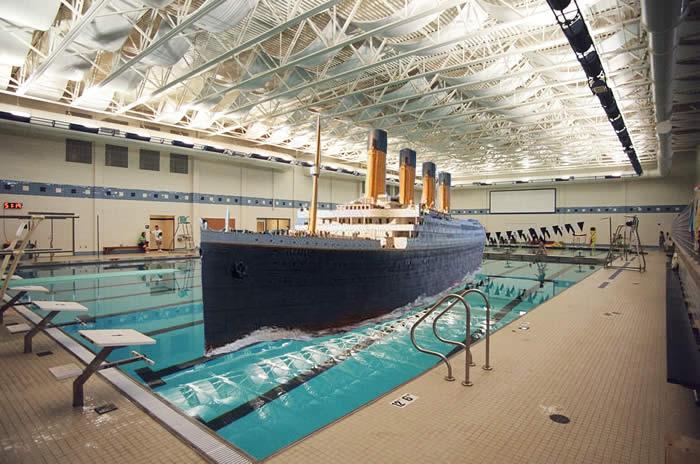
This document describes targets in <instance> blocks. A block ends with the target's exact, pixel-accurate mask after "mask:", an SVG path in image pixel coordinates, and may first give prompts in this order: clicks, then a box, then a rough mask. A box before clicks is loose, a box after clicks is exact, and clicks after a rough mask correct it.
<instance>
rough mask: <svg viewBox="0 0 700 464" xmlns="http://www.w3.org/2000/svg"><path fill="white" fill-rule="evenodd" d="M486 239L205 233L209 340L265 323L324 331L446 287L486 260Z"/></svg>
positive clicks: (230, 337) (231, 337)
mask: <svg viewBox="0 0 700 464" xmlns="http://www.w3.org/2000/svg"><path fill="white" fill-rule="evenodd" d="M482 254H483V241H473V242H469V243H466V244H460V245H459V246H446V247H440V248H430V249H415V250H386V249H381V248H375V249H354V250H344V249H328V248H324V247H322V246H315V247H305V248H304V247H295V246H284V245H280V246H265V245H256V244H237V243H223V242H216V241H205V240H203V241H202V255H203V259H202V289H203V299H204V332H205V340H206V344H207V347H208V348H214V347H217V346H221V345H224V344H227V343H230V342H232V341H235V340H237V339H239V338H241V337H242V336H244V335H247V334H249V333H251V332H253V331H255V330H257V329H260V328H263V327H278V328H284V329H301V330H304V331H318V330H323V329H332V328H337V327H343V326H346V325H348V324H353V323H357V322H359V321H362V320H365V319H368V318H373V317H377V316H380V315H382V314H386V313H388V312H390V311H392V310H394V309H396V308H399V307H402V306H405V305H407V304H409V303H412V302H413V301H415V300H416V299H417V298H418V297H420V296H422V295H435V294H438V293H440V292H442V291H444V290H446V289H448V288H450V287H451V286H452V285H454V284H456V283H458V282H459V281H460V280H462V279H463V278H464V277H465V276H466V275H468V274H470V273H472V272H474V271H475V270H476V269H477V268H478V267H479V266H480V264H481V259H482Z"/></svg>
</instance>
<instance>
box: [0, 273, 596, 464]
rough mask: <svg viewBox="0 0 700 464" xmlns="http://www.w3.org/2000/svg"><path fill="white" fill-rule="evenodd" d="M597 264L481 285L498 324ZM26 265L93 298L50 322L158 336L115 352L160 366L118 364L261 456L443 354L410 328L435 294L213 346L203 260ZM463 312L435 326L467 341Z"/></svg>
mask: <svg viewBox="0 0 700 464" xmlns="http://www.w3.org/2000/svg"><path fill="white" fill-rule="evenodd" d="M596 269H597V268H595V267H592V266H587V265H583V266H581V265H572V264H563V263H547V264H546V265H545V264H539V265H538V264H536V263H520V262H519V263H507V262H505V261H484V263H483V266H482V269H481V270H480V272H479V273H478V274H477V275H476V276H475V277H474V282H477V283H481V284H482V285H481V286H480V287H479V288H481V289H482V290H483V291H485V292H486V293H487V295H488V297H489V299H490V302H491V306H492V314H491V319H492V327H493V330H498V329H499V328H501V327H503V326H504V325H506V324H508V323H509V322H511V321H513V320H514V319H517V318H518V317H520V316H521V315H522V314H523V313H527V312H528V311H530V310H532V309H533V308H534V307H536V306H537V305H539V304H540V303H542V302H544V301H546V300H548V299H549V298H551V297H553V296H554V295H556V294H558V293H560V292H561V291H563V290H565V289H566V288H568V287H570V286H571V285H573V284H575V283H576V282H578V281H580V280H581V279H582V278H584V277H586V276H587V275H590V274H591V273H592V272H594V271H595V270H596ZM21 275H22V276H23V277H24V278H25V279H30V280H24V281H22V284H30V283H36V284H38V285H43V286H46V287H47V288H49V289H50V291H51V295H50V296H49V297H48V298H47V297H46V295H31V296H35V297H36V298H38V299H56V300H70V301H78V302H80V303H82V304H84V305H85V306H87V307H88V308H89V312H88V314H87V315H84V314H83V315H81V316H80V319H79V320H77V319H76V318H75V315H74V314H72V315H68V314H60V315H59V316H58V317H57V318H56V319H54V321H55V324H56V325H58V326H60V327H61V328H62V330H63V331H65V332H66V333H67V334H69V335H70V336H72V337H73V338H75V339H76V340H78V341H79V342H80V343H82V344H83V345H85V346H86V347H88V348H89V349H91V350H93V351H96V349H95V347H94V346H91V345H90V343H88V342H87V341H85V340H84V339H83V338H82V337H80V336H79V335H78V330H83V329H106V328H133V329H136V330H139V331H141V332H143V333H145V334H147V335H149V336H151V337H153V338H155V339H156V341H157V343H156V344H155V345H148V346H139V347H129V348H124V349H119V350H115V351H114V352H113V353H112V355H111V356H110V359H119V358H123V357H127V356H128V352H129V351H131V350H137V351H139V352H141V353H143V354H145V355H146V356H148V357H149V358H151V359H153V360H154V361H155V362H156V364H155V365H154V366H152V367H151V366H146V365H145V364H144V363H134V364H130V365H127V366H122V369H123V370H124V371H125V372H126V373H128V374H129V375H131V376H132V377H133V378H134V379H135V380H136V381H138V382H141V383H142V384H144V385H145V386H147V387H148V388H151V389H152V390H153V392H154V393H155V394H157V395H160V396H161V397H162V398H164V399H165V400H167V401H168V402H170V403H171V404H172V405H174V406H176V407H177V408H178V409H180V410H181V411H182V412H183V413H185V414H187V415H190V416H192V417H194V418H196V419H197V420H199V421H201V422H202V423H203V424H205V425H206V426H208V427H209V428H211V429H212V430H214V431H215V432H216V433H218V434H219V435H221V436H222V437H223V438H225V439H226V440H228V441H230V442H231V443H233V444H234V445H235V446H236V447H238V448H239V449H241V450H243V451H245V452H246V453H248V454H249V455H251V456H252V457H254V458H256V459H263V458H265V457H267V456H269V455H271V454H272V453H274V452H276V451H278V450H279V449H281V448H284V447H286V446H288V445H290V444H291V443H293V442H295V441H296V440H299V439H301V438H303V437H305V436H306V435H308V434H310V433H312V432H314V431H315V430H318V429H319V428H321V427H323V426H325V425H327V424H329V423H330V422H333V421H334V420H336V419H338V418H340V417H342V416H344V415H346V414H348V413H350V412H351V411H353V410H355V409H357V408H358V407H360V406H362V405H364V404H366V403H368V402H370V401H372V400H374V399H376V398H377V397H379V396H381V395H383V394H385V393H387V392H388V391H390V390H392V389H393V388H395V387H397V386H398V385H400V384H402V383H404V382H406V381H408V380H410V379H412V378H414V377H416V376H418V375H419V374H421V373H423V372H425V371H426V370H428V369H429V368H431V367H432V366H434V365H435V363H436V358H435V357H433V356H429V355H426V354H423V353H420V352H418V351H417V350H415V348H414V347H413V346H412V344H411V341H410V337H409V331H410V327H411V324H412V323H413V322H414V321H415V320H416V319H417V317H418V316H420V315H421V314H422V311H424V310H425V309H426V308H427V307H429V306H430V303H431V302H430V301H426V302H424V304H423V305H420V306H418V307H414V308H411V309H407V310H403V311H397V312H394V313H392V314H391V315H389V316H387V317H385V318H383V319H382V320H374V321H370V322H367V323H365V324H363V325H359V326H355V327H352V328H347V330H343V331H338V332H335V333H315V334H309V333H302V332H297V331H285V330H280V329H274V328H270V329H262V330H259V331H257V332H255V333H253V334H251V335H250V336H248V337H246V338H245V339H244V340H240V341H238V342H235V343H234V344H233V345H232V346H229V347H227V349H220V350H217V351H215V352H213V353H208V354H207V353H205V352H204V346H205V341H204V325H203V324H204V321H203V316H202V311H203V309H202V289H201V271H200V265H199V261H197V260H185V261H162V262H158V263H148V264H139V265H126V264H122V265H119V266H105V265H100V266H97V265H89V266H70V267H61V268H52V269H44V268H37V269H35V270H28V271H24V272H22V273H21ZM13 284H14V285H18V284H19V283H14V282H13ZM468 301H469V303H470V305H471V306H472V315H471V317H472V320H471V327H472V338H473V339H477V338H480V337H481V336H482V335H481V334H482V332H483V325H484V323H485V309H484V307H483V302H482V301H481V300H480V299H479V297H478V296H476V295H472V296H470V297H469V298H468ZM35 311H36V312H37V313H39V314H41V311H38V310H35ZM42 315H43V314H42ZM430 321H431V320H430V319H428V320H427V321H426V323H424V324H422V325H421V326H420V327H419V328H418V329H417V331H416V335H417V339H418V341H419V343H421V344H422V345H424V346H425V347H427V348H429V349H433V350H437V351H440V352H442V353H445V354H447V353H449V352H451V350H452V348H453V346H450V345H445V344H443V343H441V342H439V341H438V340H436V339H435V337H434V335H433V333H432V329H431V324H430V323H429V322H430ZM465 322H466V321H465V314H464V311H463V309H462V308H461V306H455V307H454V309H453V310H452V311H450V312H449V313H447V314H446V315H445V317H443V318H441V319H440V323H439V328H440V333H441V335H442V336H443V337H445V338H451V339H457V340H459V339H462V340H463V339H464V337H465ZM231 350H233V351H231ZM475 361H476V362H477V363H482V362H483V360H480V359H477V360H475ZM496 362H497V359H496Z"/></svg>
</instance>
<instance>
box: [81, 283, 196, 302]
mask: <svg viewBox="0 0 700 464" xmlns="http://www.w3.org/2000/svg"><path fill="white" fill-rule="evenodd" d="M187 288H188V289H195V288H202V286H201V285H192V286H189V287H187ZM178 290H181V289H178V288H164V289H162V290H158V291H156V292H154V291H153V289H151V290H149V291H147V292H138V293H125V294H124V295H112V296H101V297H97V298H87V299H85V300H78V302H80V303H83V304H84V303H94V302H96V301H104V300H116V299H118V298H129V297H132V296H144V295H156V296H162V295H164V294H168V293H177V291H178Z"/></svg>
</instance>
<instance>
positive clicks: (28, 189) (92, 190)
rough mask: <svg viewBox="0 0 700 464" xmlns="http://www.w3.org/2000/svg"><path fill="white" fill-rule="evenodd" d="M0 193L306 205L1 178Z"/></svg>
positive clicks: (324, 206) (331, 205)
mask: <svg viewBox="0 0 700 464" xmlns="http://www.w3.org/2000/svg"><path fill="white" fill-rule="evenodd" d="M0 194H5V195H38V196H48V197H64V198H95V199H103V200H132V201H133V200H137V201H160V202H171V203H203V204H222V205H228V206H237V205H243V206H265V207H276V208H302V207H304V208H308V207H309V201H308V200H290V199H283V198H262V197H246V196H240V195H221V194H217V193H191V192H178V191H172V190H142V189H130V188H123V187H97V186H95V187H93V186H87V185H72V184H50V183H43V182H25V181H19V180H5V179H0ZM335 205H336V204H335V203H324V202H320V203H319V208H321V209H332V208H335Z"/></svg>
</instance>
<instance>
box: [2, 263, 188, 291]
mask: <svg viewBox="0 0 700 464" xmlns="http://www.w3.org/2000/svg"><path fill="white" fill-rule="evenodd" d="M176 272H185V271H181V270H179V269H171V268H169V269H148V270H145V271H126V272H102V273H97V274H67V275H58V276H53V277H29V278H26V279H22V281H21V282H19V281H17V282H15V281H13V283H11V284H10V286H9V288H10V289H12V287H17V286H20V285H30V284H31V285H51V284H54V283H59V282H73V281H76V280H102V279H110V278H113V277H138V276H144V275H156V274H175V273H176Z"/></svg>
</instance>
